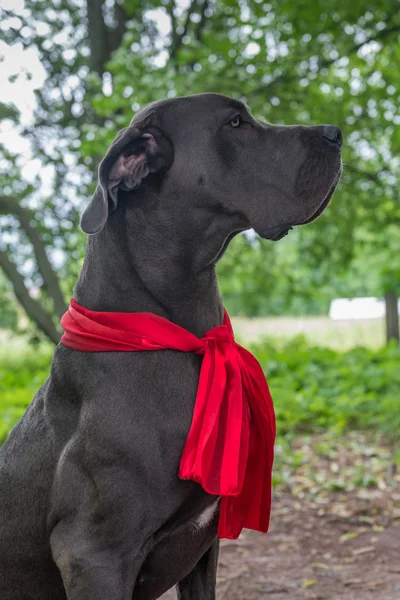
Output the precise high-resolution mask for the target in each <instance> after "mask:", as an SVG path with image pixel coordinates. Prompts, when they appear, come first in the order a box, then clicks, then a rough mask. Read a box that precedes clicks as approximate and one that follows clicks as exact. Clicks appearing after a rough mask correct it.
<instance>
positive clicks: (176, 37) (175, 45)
mask: <svg viewBox="0 0 400 600" xmlns="http://www.w3.org/2000/svg"><path fill="white" fill-rule="evenodd" d="M196 6H197V0H192V2H191V4H190V6H189V8H188V9H187V13H186V19H185V24H184V26H183V31H182V34H178V33H177V31H176V28H175V30H173V36H172V44H171V48H170V51H169V57H170V59H171V60H174V59H175V58H176V55H177V54H178V52H179V50H180V48H181V46H182V44H183V38H184V37H185V35H186V34H187V32H188V29H189V25H190V17H191V16H192V14H193V12H194V9H195V8H196ZM171 11H172V12H173V7H172V9H171ZM170 16H171V12H170ZM171 20H172V17H171Z"/></svg>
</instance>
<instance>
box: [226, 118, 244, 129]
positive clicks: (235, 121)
mask: <svg viewBox="0 0 400 600" xmlns="http://www.w3.org/2000/svg"><path fill="white" fill-rule="evenodd" d="M229 125H230V126H231V127H240V126H241V125H243V119H242V117H241V116H240V115H236V117H233V119H231V120H230V121H229Z"/></svg>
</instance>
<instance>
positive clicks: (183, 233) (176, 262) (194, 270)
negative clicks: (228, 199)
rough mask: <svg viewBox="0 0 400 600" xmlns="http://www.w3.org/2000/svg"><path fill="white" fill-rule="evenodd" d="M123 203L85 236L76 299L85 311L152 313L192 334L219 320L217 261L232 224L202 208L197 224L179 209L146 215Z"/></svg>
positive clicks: (75, 293) (221, 318) (217, 322)
mask: <svg viewBox="0 0 400 600" xmlns="http://www.w3.org/2000/svg"><path fill="white" fill-rule="evenodd" d="M127 206H128V205H127V204H125V205H122V206H121V208H118V209H117V210H116V211H115V212H114V213H112V214H111V215H110V217H109V220H108V222H107V224H106V227H105V228H104V229H103V231H101V232H100V233H98V234H96V235H93V236H89V238H88V241H87V246H86V255H85V261H84V265H83V268H82V272H81V274H80V277H79V280H78V283H77V285H76V288H75V291H74V297H75V298H76V300H77V301H78V302H79V303H80V304H81V305H82V306H85V307H86V308H89V309H91V310H98V311H116V312H152V313H155V314H157V315H160V316H163V317H165V318H167V319H169V320H171V321H173V322H174V323H177V324H178V325H180V326H181V327H184V328H185V329H187V330H189V331H191V332H192V333H194V334H195V335H197V336H202V335H204V333H205V332H206V331H208V330H209V329H212V328H213V327H216V326H217V325H220V324H221V323H222V320H223V306H222V301H221V297H220V294H219V290H218V283H217V276H216V271H215V262H216V260H217V258H218V256H219V255H220V254H221V252H222V250H223V247H224V243H225V242H226V239H227V238H228V237H229V235H230V234H231V233H232V227H233V228H234V223H233V222H232V223H230V224H228V223H226V222H223V221H220V222H219V220H218V218H215V216H212V215H210V216H209V218H207V217H204V215H203V217H202V218H198V219H197V221H198V224H196V225H195V224H194V223H190V222H189V223H188V218H187V217H188V216H187V215H184V214H182V211H179V210H177V211H176V214H171V213H168V214H165V212H163V211H162V210H155V211H151V216H150V215H149V214H147V211H141V210H139V209H136V210H132V209H129V208H128V209H127Z"/></svg>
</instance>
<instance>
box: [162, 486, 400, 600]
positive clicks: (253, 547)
mask: <svg viewBox="0 0 400 600" xmlns="http://www.w3.org/2000/svg"><path fill="white" fill-rule="evenodd" d="M266 597H269V598H271V600H292V599H293V600H297V599H310V600H311V599H313V600H328V599H329V600H400V493H399V492H398V491H397V492H396V491H393V490H392V491H387V490H385V491H380V490H358V491H354V492H350V493H345V494H338V493H336V494H335V493H332V494H330V495H329V497H324V498H323V499H322V503H321V502H318V501H317V500H306V499H304V498H303V499H301V500H299V499H297V498H296V497H294V496H292V495H290V494H282V495H279V496H278V497H276V498H275V502H274V510H273V516H272V527H271V530H270V533H269V534H268V535H267V536H264V535H261V534H257V533H254V532H249V531H246V532H245V533H244V534H243V535H242V536H241V538H240V539H239V540H237V541H236V542H231V541H228V540H225V541H223V542H222V547H221V554H220V561H219V572H218V594H217V598H218V600H260V599H262V598H266ZM172 598H175V595H174V593H172V592H169V593H168V594H166V595H165V596H164V597H163V600H170V599H172Z"/></svg>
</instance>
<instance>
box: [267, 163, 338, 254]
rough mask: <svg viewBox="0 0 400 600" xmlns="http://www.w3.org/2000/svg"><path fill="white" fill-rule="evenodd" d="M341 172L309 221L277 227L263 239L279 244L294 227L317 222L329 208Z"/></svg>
mask: <svg viewBox="0 0 400 600" xmlns="http://www.w3.org/2000/svg"><path fill="white" fill-rule="evenodd" d="M341 172H342V170H341V169H339V171H338V173H337V174H336V176H335V178H334V180H333V183H332V185H331V187H330V189H329V191H328V193H327V195H326V196H325V197H324V199H323V200H322V202H321V204H320V205H319V207H318V208H317V209H316V210H315V211H314V212H313V213H312V214H311V216H310V217H308V219H306V220H305V221H300V222H299V223H294V224H293V225H288V226H286V227H279V228H278V227H277V228H276V229H272V230H270V231H269V232H268V233H267V235H266V236H262V237H265V238H266V239H268V240H271V241H273V242H277V241H278V240H281V239H282V238H283V237H285V236H286V235H287V234H288V233H289V231H291V230H292V229H293V227H297V226H298V225H305V224H306V223H311V222H312V221H315V219H316V218H317V217H319V215H320V214H321V213H322V212H323V211H324V210H325V208H326V207H327V206H328V204H329V201H330V199H331V198H332V196H333V194H334V192H335V189H336V186H337V184H338V182H339V179H340V174H341Z"/></svg>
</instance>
